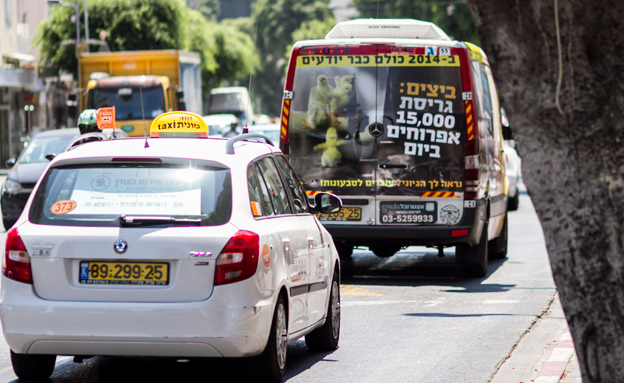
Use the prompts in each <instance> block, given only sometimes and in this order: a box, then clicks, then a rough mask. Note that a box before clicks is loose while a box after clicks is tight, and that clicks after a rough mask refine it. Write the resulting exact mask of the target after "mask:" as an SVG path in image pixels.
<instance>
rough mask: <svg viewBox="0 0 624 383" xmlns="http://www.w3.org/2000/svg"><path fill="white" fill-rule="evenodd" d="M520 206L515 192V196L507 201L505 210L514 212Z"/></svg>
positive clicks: (518, 195) (518, 197)
mask: <svg viewBox="0 0 624 383" xmlns="http://www.w3.org/2000/svg"><path fill="white" fill-rule="evenodd" d="M519 205H520V193H519V192H518V191H517V190H516V195H515V196H513V197H510V198H509V199H507V210H508V211H516V210H518V207H519Z"/></svg>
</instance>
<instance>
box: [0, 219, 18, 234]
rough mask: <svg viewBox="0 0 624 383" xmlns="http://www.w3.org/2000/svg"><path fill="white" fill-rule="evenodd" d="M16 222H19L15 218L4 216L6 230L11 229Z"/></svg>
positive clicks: (3, 222)
mask: <svg viewBox="0 0 624 383" xmlns="http://www.w3.org/2000/svg"><path fill="white" fill-rule="evenodd" d="M15 222H17V220H15V219H8V218H3V219H2V224H3V225H4V230H6V231H9V229H10V228H11V227H13V225H15Z"/></svg>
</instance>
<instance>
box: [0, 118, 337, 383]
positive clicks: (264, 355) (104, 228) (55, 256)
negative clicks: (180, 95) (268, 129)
mask: <svg viewBox="0 0 624 383" xmlns="http://www.w3.org/2000/svg"><path fill="white" fill-rule="evenodd" d="M174 127H177V128H174ZM191 133H195V134H196V135H198V136H202V135H203V138H189V137H188V135H189V134H191ZM170 134H173V135H178V136H184V137H177V138H171V137H166V136H167V135H170ZM151 135H152V138H149V139H147V142H146V139H142V138H129V139H124V140H106V141H98V142H87V143H84V144H81V145H77V146H76V147H74V148H73V149H72V150H68V151H65V152H63V153H61V154H59V155H58V156H56V157H55V158H54V159H53V160H52V162H51V163H50V166H49V167H48V169H47V170H46V172H45V174H44V175H43V177H42V179H41V181H40V183H39V184H38V186H37V187H36V189H35V190H34V191H33V195H32V196H31V197H30V198H29V200H28V202H27V203H26V206H25V212H24V214H22V215H21V216H20V218H19V219H18V221H17V222H16V224H15V225H14V226H13V228H12V229H11V230H9V232H8V233H7V241H6V249H5V256H4V267H3V275H2V293H1V297H2V301H1V302H0V318H1V319H2V328H3V331H4V336H5V338H6V341H7V343H8V344H9V346H10V348H11V360H12V363H13V369H14V370H15V373H16V375H17V376H18V377H19V378H20V379H24V380H32V379H46V378H48V377H49V376H50V375H51V374H52V372H53V369H54V365H55V359H56V355H73V356H78V357H88V356H93V355H109V356H158V357H175V358H190V357H218V358H222V357H232V358H241V357H254V358H256V359H257V361H258V362H259V363H258V366H259V370H258V371H257V373H258V377H259V379H262V380H269V381H279V380H281V379H282V377H283V375H284V371H285V367H286V356H287V355H286V354H287V345H288V343H290V342H292V341H294V340H296V339H298V338H301V337H304V336H305V341H306V344H307V345H308V347H309V348H310V349H313V350H332V349H335V348H336V347H337V346H338V341H339V336H340V259H339V257H338V252H337V250H336V247H335V245H334V243H333V241H332V238H331V236H330V235H329V233H328V232H327V230H325V229H324V228H323V226H322V225H321V224H320V223H319V221H318V220H317V218H316V214H320V213H325V214H329V213H337V212H338V211H339V210H340V208H341V201H340V199H339V198H338V197H336V196H334V195H332V194H330V193H318V194H317V195H316V196H315V199H314V204H310V203H309V202H308V199H307V197H306V195H305V192H304V190H303V189H302V187H301V183H300V181H299V179H298V178H297V176H296V175H295V174H294V173H293V171H292V169H291V168H290V167H289V165H288V162H287V161H286V158H285V157H284V155H283V154H282V153H281V151H280V150H279V149H278V148H277V147H275V146H273V145H269V144H268V143H265V142H254V141H247V138H248V137H249V135H245V134H241V135H238V136H235V137H232V138H230V139H227V140H226V139H222V138H208V137H206V136H207V126H206V124H205V123H204V122H203V120H202V118H201V117H200V116H198V115H195V114H192V113H189V112H172V113H166V114H164V115H161V116H160V117H157V118H156V119H155V120H154V122H153V123H152V127H151ZM156 137H158V138H156ZM26 212H27V213H26Z"/></svg>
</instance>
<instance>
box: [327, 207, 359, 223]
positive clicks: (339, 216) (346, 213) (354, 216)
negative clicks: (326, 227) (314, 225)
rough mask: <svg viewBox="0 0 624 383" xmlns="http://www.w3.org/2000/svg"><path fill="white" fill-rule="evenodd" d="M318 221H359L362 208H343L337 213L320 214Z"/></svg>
mask: <svg viewBox="0 0 624 383" xmlns="http://www.w3.org/2000/svg"><path fill="white" fill-rule="evenodd" d="M319 219H320V220H321V221H361V220H362V208H361V207H343V208H342V209H340V211H339V212H338V213H332V214H321V215H319Z"/></svg>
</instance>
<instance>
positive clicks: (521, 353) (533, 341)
mask: <svg viewBox="0 0 624 383" xmlns="http://www.w3.org/2000/svg"><path fill="white" fill-rule="evenodd" d="M551 382H552V383H576V382H581V380H580V372H579V369H578V361H577V359H576V354H575V352H574V344H573V342H572V337H571V336H570V330H569V328H568V322H567V320H566V318H565V315H564V313H563V309H562V308H561V302H560V301H559V294H557V293H555V294H554V295H553V300H552V302H551V304H550V306H549V308H548V310H547V312H546V314H544V315H543V316H542V317H541V318H538V319H537V321H536V322H535V323H534V324H533V326H531V328H529V329H528V330H527V332H526V333H525V334H524V335H522V336H521V337H520V339H519V340H518V343H516V345H515V346H514V348H513V349H512V350H511V351H510V352H509V356H508V357H507V359H506V360H505V361H504V362H503V363H502V364H501V366H500V367H499V369H498V370H497V371H496V373H495V374H494V376H492V378H491V379H490V383H551Z"/></svg>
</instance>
